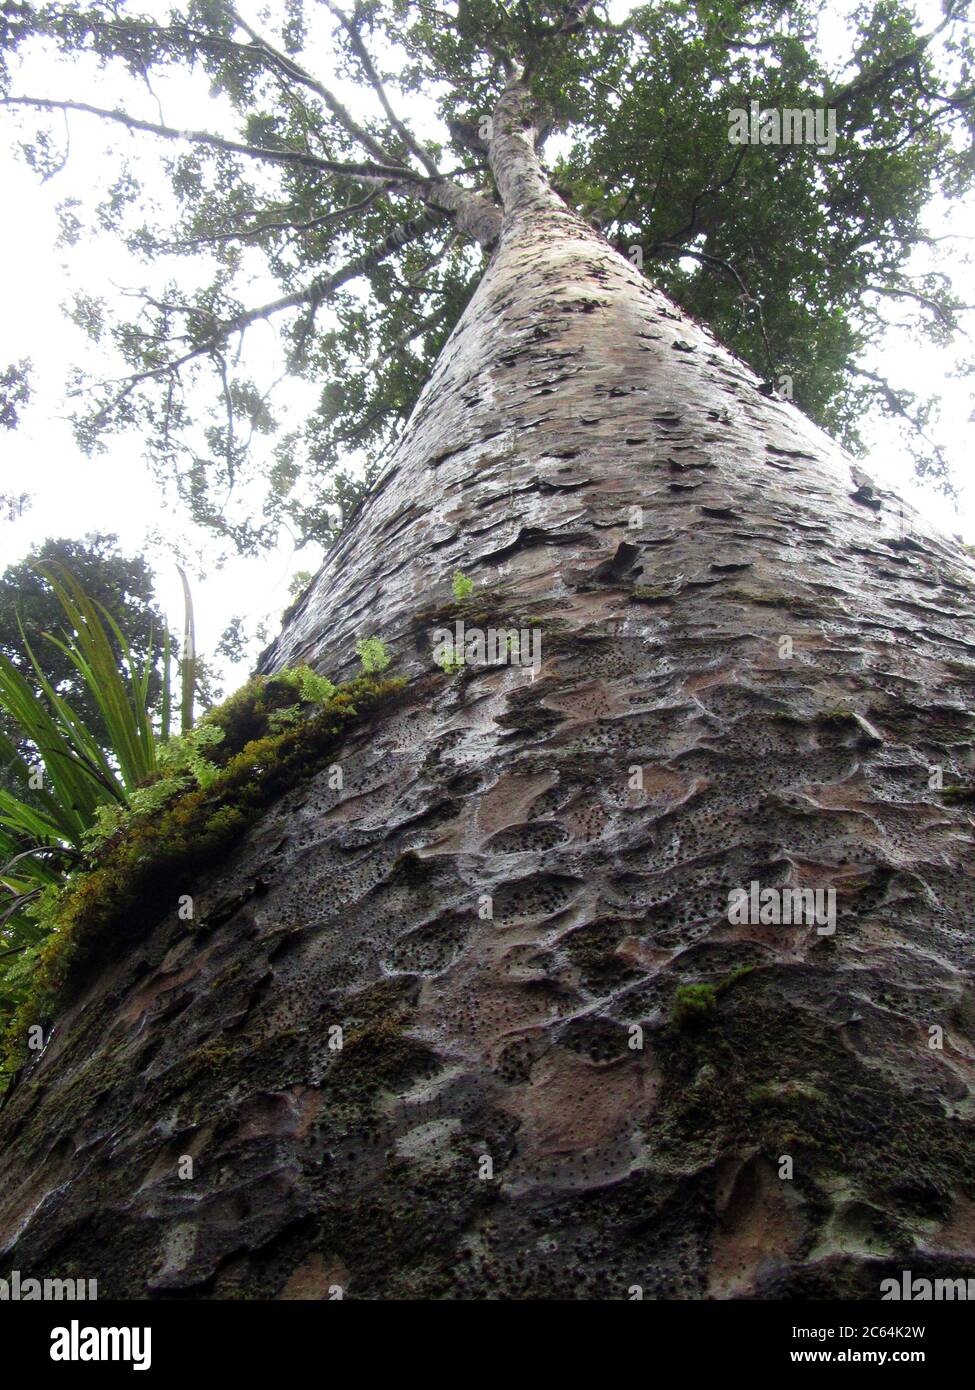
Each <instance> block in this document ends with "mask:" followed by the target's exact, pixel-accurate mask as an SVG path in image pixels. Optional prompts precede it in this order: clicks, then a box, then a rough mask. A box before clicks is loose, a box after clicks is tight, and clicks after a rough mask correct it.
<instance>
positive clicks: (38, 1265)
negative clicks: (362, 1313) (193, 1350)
mask: <svg viewBox="0 0 975 1390" xmlns="http://www.w3.org/2000/svg"><path fill="white" fill-rule="evenodd" d="M492 158H493V163H494V168H495V173H496V177H497V181H498V184H499V187H500V189H501V192H502V195H503V200H504V225H503V231H502V235H501V240H500V243H499V246H498V248H497V250H496V252H495V254H494V257H493V259H492V261H491V263H490V265H489V267H488V269H487V271H486V273H485V275H484V278H483V281H482V283H481V285H480V286H479V288H478V290H477V292H476V294H475V296H474V298H473V299H472V301H471V303H470V305H469V307H468V309H467V311H466V312H465V314H464V316H463V318H462V320H461V322H460V323H459V324H458V326H457V328H456V330H455V332H454V334H453V336H452V337H451V339H450V341H449V343H448V344H447V346H446V348H445V350H444V353H443V356H442V358H441V360H440V362H439V363H438V365H437V368H436V370H435V372H434V374H433V376H432V378H431V380H430V382H429V384H428V386H427V388H426V389H425V391H424V393H423V396H422V398H421V399H420V401H419V404H418V405H417V408H416V411H415V413H414V415H413V418H412V420H411V421H410V424H409V427H408V429H407V430H406V432H405V435H404V437H403V440H402V442H401V445H400V447H399V449H398V451H397V453H396V456H395V458H394V460H393V461H392V462H391V464H390V466H389V468H388V470H387V472H386V473H385V475H384V476H383V478H382V479H381V481H380V484H379V486H378V488H377V490H376V492H375V494H374V495H373V496H372V497H371V498H370V499H369V501H368V503H367V504H366V505H365V507H364V508H363V510H362V512H361V514H360V515H359V516H358V517H357V518H356V519H355V521H354V523H353V524H352V525H351V526H350V528H349V530H348V531H347V533H346V534H345V535H343V537H342V538H341V540H340V541H339V543H338V544H337V545H336V546H335V547H334V549H333V550H332V551H331V552H330V553H329V556H328V558H327V560H326V563H325V566H324V568H323V569H322V572H321V573H320V575H319V576H318V578H317V580H316V582H315V584H314V586H313V587H312V589H311V591H310V592H309V594H308V595H307V596H306V598H305V599H304V601H303V602H302V604H301V606H300V608H299V610H298V611H297V612H296V613H295V614H294V615H293V616H292V617H291V619H290V621H289V623H288V625H287V627H286V629H285V631H284V632H283V633H282V635H281V637H280V638H279V639H278V641H277V642H276V644H275V645H274V647H273V648H272V649H271V651H270V653H269V655H268V657H267V667H268V669H276V668H278V667H280V666H282V665H285V664H291V663H294V662H296V661H299V660H305V661H311V662H313V663H314V664H315V665H316V666H317V667H318V668H319V669H321V670H323V671H325V672H327V673H329V674H332V675H333V676H335V675H342V674H347V673H348V672H349V671H350V670H351V668H352V666H353V664H354V661H355V654H354V647H355V640H356V638H357V637H362V636H368V635H371V634H373V633H375V634H378V635H380V636H381V637H382V638H383V639H384V640H385V641H386V642H387V644H388V645H389V647H390V650H391V651H392V652H393V653H394V655H395V657H396V658H397V662H398V668H397V669H399V670H400V671H402V672H403V673H405V674H406V675H408V676H409V677H410V682H409V684H408V686H407V687H406V689H405V691H404V693H403V695H402V697H401V698H400V700H399V702H398V703H397V704H396V706H395V708H391V709H388V710H385V711H384V710H380V711H378V712H377V713H375V714H374V715H373V716H372V717H371V718H369V719H368V720H366V722H365V723H364V724H363V725H362V727H360V728H358V729H357V730H356V731H355V732H354V733H352V734H350V735H349V737H348V739H347V741H346V743H345V745H344V746H343V747H342V749H341V752H340V755H339V756H338V758H337V761H338V762H339V763H340V764H341V767H342V770H343V774H344V777H343V786H342V787H341V788H339V787H336V786H335V785H334V782H335V780H336V779H335V778H334V776H332V777H330V776H329V774H328V773H327V772H323V773H321V774H320V775H318V776H316V777H315V778H314V779H313V780H311V781H310V782H309V783H307V784H306V785H304V786H303V787H301V788H296V789H295V791H294V792H293V793H292V794H290V795H288V796H286V797H284V798H283V799H282V800H281V801H280V802H279V803H278V804H277V805H276V806H275V807H274V808H273V809H272V811H271V812H270V813H269V814H267V815H266V817H265V819H264V821H263V822H262V823H261V825H260V826H259V828H258V829H257V830H256V831H255V832H253V833H251V834H250V835H249V836H248V837H247V838H246V840H245V841H244V842H243V843H242V844H241V846H240V848H239V850H238V851H237V852H236V853H235V854H234V855H233V857H232V858H231V859H230V860H228V861H227V862H226V863H224V864H221V865H215V866H214V871H213V875H212V878H211V879H209V880H208V881H207V882H205V883H196V884H184V883H179V884H177V883H174V884H173V901H172V903H171V904H170V903H166V904H160V910H159V919H158V922H157V924H156V925H155V927H154V928H153V930H152V931H151V932H150V933H148V934H147V935H146V936H144V938H143V939H139V940H133V941H132V942H131V945H130V946H128V947H127V948H126V951H125V953H124V955H123V956H122V958H120V959H119V960H117V961H116V962H115V963H114V964H113V965H112V966H111V968H106V969H105V970H104V971H103V972H102V973H101V974H100V975H99V976H98V977H97V978H92V979H90V980H89V982H88V983H87V985H86V987H85V989H84V990H83V991H82V992H81V994H80V995H79V996H78V997H76V998H74V999H73V1000H69V1001H67V1002H66V1006H65V1011H64V1013H63V1016H62V1017H61V1018H60V1020H59V1021H58V1025H57V1027H56V1029H55V1031H54V1034H53V1038H52V1040H51V1041H50V1043H49V1045H48V1046H47V1049H46V1051H45V1052H44V1053H43V1055H42V1056H41V1057H40V1058H39V1060H38V1061H37V1062H36V1063H35V1064H34V1065H33V1066H32V1068H31V1069H30V1070H29V1071H28V1072H27V1073H26V1074H25V1075H24V1077H23V1078H22V1079H21V1080H20V1083H19V1084H18V1085H17V1086H16V1088H15V1089H13V1091H12V1092H11V1094H10V1096H9V1098H8V1102H7V1104H6V1105H5V1107H4V1110H3V1113H2V1115H0V1140H2V1146H3V1150H2V1157H0V1245H2V1246H3V1247H4V1251H3V1258H4V1260H5V1261H6V1263H7V1264H8V1265H9V1266H10V1267H16V1268H19V1269H20V1270H21V1271H22V1272H24V1273H26V1272H30V1273H37V1274H39V1273H51V1274H59V1275H62V1276H63V1275H67V1274H69V1273H71V1272H76V1273H78V1274H79V1275H84V1276H86V1277H97V1278H98V1279H99V1283H100V1291H101V1292H102V1293H103V1295H108V1294H115V1295H122V1296H124V1295H144V1294H158V1293H168V1294H196V1295H210V1296H216V1297H223V1296H231V1295H234V1296H240V1295H244V1296H248V1295H249V1296H258V1297H276V1296H285V1297H288V1296H311V1297H327V1296H328V1295H329V1290H334V1289H335V1288H336V1287H340V1288H342V1289H343V1290H344V1292H345V1294H346V1295H347V1296H359V1297H366V1298H370V1297H420V1296H426V1295H449V1296H453V1295H460V1296H484V1295H488V1296H503V1297H545V1296H568V1297H596V1298H625V1297H628V1296H633V1294H632V1293H631V1290H632V1289H633V1286H638V1287H639V1288H640V1289H642V1290H643V1295H644V1296H645V1297H653V1296H671V1297H674V1296H677V1297H694V1298H699V1297H725V1296H730V1295H740V1294H752V1295H758V1296H762V1297H778V1296H785V1295H793V1296H795V1295H800V1296H801V1295H804V1294H823V1293H829V1292H833V1293H840V1294H844V1295H849V1296H867V1297H876V1296H877V1294H878V1289H879V1283H880V1280H881V1278H883V1277H884V1276H885V1275H886V1274H889V1273H892V1272H899V1271H900V1270H901V1269H902V1268H909V1269H911V1270H912V1271H913V1272H914V1273H915V1274H921V1273H923V1272H925V1271H931V1272H933V1271H935V1270H936V1271H937V1272H938V1273H940V1274H951V1275H962V1274H965V1273H968V1274H972V1273H975V1205H973V1201H975V1159H973V1150H972V1144H971V1139H972V1113H973V1112H972V1097H973V1090H972V1087H973V1082H975V1066H973V1057H975V994H973V990H972V960H973V956H972V921H973V916H972V908H973V903H975V876H973V867H972V815H971V807H970V800H971V798H970V797H969V798H968V801H967V802H966V795H965V793H964V792H959V791H958V788H959V787H965V786H969V787H970V786H971V778H972V764H973V754H972V720H971V716H970V714H969V712H968V709H967V706H968V705H970V702H971V693H972V677H973V672H975V664H973V658H975V624H973V621H972V601H973V596H975V583H973V573H975V572H973V567H972V564H971V563H970V561H969V560H968V558H967V557H966V556H965V555H964V553H962V552H961V551H960V549H959V547H958V546H957V545H955V544H952V543H949V542H947V541H945V540H944V539H942V538H940V537H938V536H937V535H935V534H933V533H932V531H931V529H930V528H929V527H928V526H926V525H925V524H924V523H922V522H921V521H920V520H919V519H918V518H917V517H916V516H915V515H914V513H913V512H912V511H911V510H910V508H907V507H902V506H901V504H900V503H899V502H896V501H895V499H893V498H892V497H890V496H889V495H888V494H885V493H883V492H882V491H881V490H879V489H876V488H871V486H870V485H869V484H868V483H865V482H864V481H863V479H862V477H860V476H859V475H858V477H857V478H856V479H854V477H853V476H852V475H851V468H850V463H849V460H848V459H847V458H846V457H845V456H844V455H843V454H842V453H841V451H840V450H839V449H838V448H837V447H836V446H835V445H834V444H833V443H832V442H831V441H830V440H829V439H828V438H826V437H825V436H824V435H823V434H822V433H820V432H819V431H818V430H816V429H814V428H813V427H812V426H811V425H810V424H809V423H808V422H807V421H805V420H804V419H803V418H802V417H801V416H800V415H799V413H798V412H797V411H796V410H795V409H794V408H793V407H792V406H791V405H790V404H788V403H786V402H782V401H779V400H777V399H775V398H774V397H770V396H769V395H768V394H766V393H765V392H764V391H763V389H762V388H761V383H760V382H759V381H758V379H757V378H756V377H755V376H754V375H753V374H752V373H751V372H750V371H748V370H747V369H745V368H744V367H743V366H742V365H741V364H740V363H739V362H737V361H736V360H735V359H734V358H733V357H731V356H730V355H729V354H728V353H727V352H726V351H724V350H723V349H722V348H721V347H720V346H718V345H717V344H716V342H715V341H714V340H713V339H712V338H711V337H710V336H709V334H708V333H706V332H705V331H703V330H702V329H701V328H699V327H698V326H697V325H695V324H694V323H692V322H689V321H688V320H687V319H686V318H684V316H683V315H682V314H681V313H679V312H678V311H677V310H676V309H675V308H674V307H673V305H672V304H670V303H669V302H668V301H667V300H666V299H665V298H664V297H663V296H662V295H660V294H659V293H657V292H656V291H655V290H654V289H652V288H651V287H650V286H649V285H648V284H647V283H646V282H645V281H644V280H643V279H642V277H641V276H640V274H639V273H638V272H637V270H636V269H634V268H633V266H631V265H630V264H629V263H627V262H626V261H625V260H624V259H622V258H621V257H620V256H618V255H617V254H615V253H614V251H613V250H612V249H611V248H610V247H608V246H607V245H606V243H605V242H604V241H602V240H601V239H600V238H599V237H598V236H597V235H596V234H595V233H594V232H593V231H592V230H591V229H590V228H588V227H587V226H586V225H584V224H583V223H582V222H580V220H579V219H578V218H576V217H575V216H574V215H573V214H572V213H571V212H570V211H569V210H568V209H567V208H566V207H565V206H564V205H563V204H562V203H561V201H560V200H559V199H558V198H557V197H556V195H555V194H554V193H553V192H552V191H551V190H550V189H549V188H548V186H547V185H546V183H545V181H544V177H543V175H542V173H541V171H540V169H539V167H538V165H537V162H536V161H535V158H534V155H533V152H532V132H531V129H530V128H529V127H528V126H526V125H525V124H524V123H523V121H522V117H521V115H520V108H519V101H518V99H517V94H516V93H512V94H511V96H510V97H509V98H507V99H506V100H505V101H504V102H502V106H501V108H500V110H499V112H498V115H497V118H496V121H495V134H494V141H493V150H492ZM458 569H459V570H461V571H462V572H463V573H464V574H466V575H468V576H470V578H471V579H473V580H474V582H475V584H476V586H477V588H476V590H475V593H474V595H473V596H472V597H471V598H470V599H469V600H467V601H466V602H465V603H464V604H463V605H461V607H460V608H457V606H456V605H454V600H453V598H452V596H451V582H450V581H451V576H452V574H453V573H454V572H455V571H456V570H458ZM458 613H461V614H462V615H463V617H464V620H465V622H466V623H467V625H468V628H470V627H471V626H477V625H479V626H481V627H487V626H491V625H493V626H496V627H498V628H505V629H508V628H518V629H522V628H526V629H532V630H536V631H537V632H538V633H540V640H541V661H540V666H539V668H538V669H537V670H528V669H525V668H523V667H521V666H519V665H517V664H514V663H511V664H507V665H504V666H495V667H479V666H475V665H465V666H464V667H463V668H462V669H461V670H460V672H459V673H458V674H456V675H454V676H453V677H451V676H448V675H444V674H441V673H440V672H439V671H438V670H437V668H436V666H435V665H434V664H433V661H432V658H431V646H432V643H433V640H434V632H435V630H436V629H437V628H439V627H446V626H451V625H452V624H453V622H454V620H455V618H456V617H457V615H458ZM941 783H943V786H944V788H945V789H947V790H945V791H942V790H939V785H940V784H941ZM952 789H953V790H952ZM753 883H755V884H759V885H761V886H762V887H763V888H768V887H775V888H780V889H784V888H790V887H791V888H812V889H818V890H835V893H836V906H837V911H836V919H835V932H830V931H829V927H828V926H827V925H825V923H824V921H823V920H822V919H819V918H817V919H816V920H809V919H808V918H807V919H806V920H802V921H799V922H796V923H793V924H788V923H786V924H782V925H776V924H775V923H774V922H766V923H763V922H761V921H739V920H737V918H736V914H735V913H733V912H732V913H729V893H730V892H731V891H732V890H734V889H736V888H744V889H748V888H749V886H750V885H751V884H753ZM183 892H193V893H195V895H196V897H197V901H198V903H199V904H201V906H200V908H199V911H200V912H201V913H202V915H204V916H209V919H210V921H211V923H212V925H211V927H210V930H209V931H207V932H204V933H194V934H192V935H190V934H188V933H187V932H186V929H185V926H184V924H183V923H181V922H180V921H179V920H178V918H177V914H176V910H175V909H176V899H177V895H178V894H179V893H183ZM822 901H826V899H823V900H822ZM732 919H735V920H732ZM695 987H696V988H695ZM336 1025H340V1026H341V1027H342V1029H343V1041H344V1046H343V1047H342V1048H341V1049H340V1050H338V1049H336V1048H335V1046H334V1043H335V1038H336V1035H335V1034H334V1033H332V1032H330V1029H332V1028H334V1026H336ZM939 1030H940V1031H939ZM186 1155H189V1156H191V1157H192V1158H193V1176H192V1178H183V1177H181V1176H180V1168H179V1165H180V1160H181V1156H186Z"/></svg>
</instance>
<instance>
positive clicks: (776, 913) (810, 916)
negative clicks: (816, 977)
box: [728, 879, 836, 936]
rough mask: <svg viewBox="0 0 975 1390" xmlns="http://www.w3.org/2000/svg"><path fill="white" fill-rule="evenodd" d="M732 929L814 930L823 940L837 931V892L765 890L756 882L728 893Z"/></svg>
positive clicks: (824, 890)
mask: <svg viewBox="0 0 975 1390" xmlns="http://www.w3.org/2000/svg"><path fill="white" fill-rule="evenodd" d="M728 921H729V922H730V923H731V925H732V926H735V927H740V926H753V927H758V926H761V927H798V926H810V927H811V926H814V927H815V928H816V932H817V934H818V935H819V936H832V935H833V933H834V932H835V931H836V889H835V888H763V887H762V885H761V884H760V883H759V882H758V881H757V879H752V881H751V883H750V884H749V885H748V887H747V888H731V889H729V890H728Z"/></svg>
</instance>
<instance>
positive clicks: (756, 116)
mask: <svg viewBox="0 0 975 1390" xmlns="http://www.w3.org/2000/svg"><path fill="white" fill-rule="evenodd" d="M728 143H729V144H731V145H811V146H813V148H815V149H819V150H822V152H823V154H827V155H831V154H835V153H836V111H835V110H834V108H833V107H831V106H830V107H822V106H820V107H817V108H815V109H814V108H813V107H810V106H807V107H804V108H803V109H796V108H794V107H785V108H784V109H783V110H781V111H777V110H776V109H775V108H774V107H768V108H765V109H763V107H762V104H761V102H760V101H750V102H749V103H748V109H747V110H745V109H744V108H743V107H741V106H736V107H734V108H733V109H732V110H731V111H729V112H728Z"/></svg>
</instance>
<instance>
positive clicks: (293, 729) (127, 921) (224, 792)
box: [3, 674, 405, 1066]
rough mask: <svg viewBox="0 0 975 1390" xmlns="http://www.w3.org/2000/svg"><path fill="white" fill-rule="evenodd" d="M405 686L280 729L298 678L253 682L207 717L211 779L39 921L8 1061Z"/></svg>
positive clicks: (342, 702)
mask: <svg viewBox="0 0 975 1390" xmlns="http://www.w3.org/2000/svg"><path fill="white" fill-rule="evenodd" d="M299 683H300V678H299ZM404 684H405V682H404V681H403V680H402V679H401V678H391V679H378V678H377V677H375V676H360V677H358V678H357V679H355V680H352V681H349V682H347V683H346V684H343V685H340V686H336V687H334V692H333V694H332V695H331V696H330V697H329V698H327V699H324V700H321V701H319V702H317V703H316V704H315V705H314V707H313V709H312V712H311V713H310V714H309V717H308V718H306V719H303V720H302V721H301V722H300V723H298V724H294V725H289V726H287V727H285V728H281V729H278V730H274V727H273V726H274V715H275V713H277V712H280V711H281V710H282V709H287V708H290V707H293V705H294V697H295V681H294V677H293V675H290V674H283V675H277V676H267V677H265V676H257V677H255V678H254V679H253V680H251V681H248V683H247V684H246V685H245V686H244V687H243V688H242V689H241V690H239V691H237V693H236V694H235V695H233V696H231V698H230V699H229V700H228V701H227V702H226V703H225V704H224V705H222V706H221V707H220V708H219V709H216V710H213V711H212V712H211V713H210V714H208V715H207V716H206V720H207V721H208V722H209V723H210V724H211V725H213V726H215V727H216V728H218V729H220V730H222V732H223V735H224V736H223V738H222V739H221V740H220V741H219V742H218V743H215V744H214V745H213V746H212V750H211V753H212V756H213V759H214V764H215V772H214V775H213V777H212V778H211V779H210V780H209V781H208V782H207V785H206V786H192V787H190V788H189V789H184V788H179V789H177V790H176V792H175V793H174V795H173V796H172V798H171V799H170V800H169V801H168V803H166V804H165V805H163V806H161V807H154V808H153V811H152V813H151V814H148V813H147V814H143V815H138V814H136V815H133V816H132V817H131V818H130V819H129V820H128V821H127V823H125V824H123V825H121V826H119V827H118V828H117V829H116V830H115V831H114V833H112V834H111V835H109V836H107V837H106V838H105V839H104V840H103V842H102V843H101V844H100V845H99V847H98V848H97V850H95V851H94V852H93V854H92V855H91V857H90V859H89V861H88V863H87V864H86V866H85V868H84V869H83V870H82V871H80V872H79V873H77V874H75V875H74V876H73V877H72V879H71V880H69V882H68V884H67V886H66V887H65V888H64V889H63V890H61V891H60V892H58V891H56V890H55V891H51V892H49V894H48V895H47V897H46V898H45V900H44V901H43V903H42V905H41V908H40V911H39V916H40V917H41V920H42V922H44V923H45V924H46V925H49V926H50V928H51V934H50V936H49V937H48V938H47V940H46V941H45V943H44V946H43V947H42V949H41V952H40V954H39V958H38V963H37V969H36V971H35V974H34V977H33V979H32V982H31V987H30V990H29V992H28V994H27V996H26V997H25V999H24V1000H23V1002H22V1003H21V1005H20V1006H19V1007H18V1009H17V1012H16V1014H15V1015H14V1017H13V1019H12V1020H11V1021H10V1023H9V1025H8V1027H7V1029H6V1034H5V1039H4V1049H3V1050H4V1056H5V1059H6V1064H7V1065H12V1066H17V1065H19V1064H20V1062H21V1061H22V1060H23V1039H24V1035H25V1032H26V1029H27V1028H28V1027H29V1026H30V1025H32V1024H35V1023H37V1022H39V1021H40V1020H42V1019H45V1018H48V1017H50V1016H51V1014H52V1012H53V1011H54V1009H55V1007H56V1006H57V1005H58V1003H59V1002H60V1001H61V1000H62V998H63V997H64V996H65V995H66V994H67V993H68V992H69V991H70V989H71V987H72V985H73V984H74V983H75V982H76V981H77V979H78V977H79V975H80V974H81V973H82V972H83V970H84V969H87V968H90V967H91V965H92V964H93V962H94V960H95V958H96V957H99V956H102V955H107V954H110V953H111V951H112V948H113V946H114V944H115V943H117V942H118V941H120V940H126V941H130V940H131V938H132V934H133V931H137V930H138V929H139V928H140V927H142V926H146V925H151V923H152V922H153V921H154V920H157V919H158V916H159V907H158V904H159V902H160V901H166V898H167V895H168V896H169V897H172V895H173V891H174V890H173V883H174V881H176V882H179V883H182V884H185V883H187V882H189V881H190V879H191V878H192V876H193V875H194V874H196V873H199V872H201V871H203V870H205V869H207V868H208V867H210V866H211V865H212V864H213V863H214V861H216V860H219V859H220V858H222V856H224V855H225V854H226V853H227V852H228V851H229V850H230V849H231V848H232V847H233V845H234V844H235V843H236V842H237V841H238V840H239V839H240V837H241V835H242V834H243V833H244V832H245V831H246V830H247V829H248V827H249V826H250V825H252V824H253V823H254V822H255V821H256V820H257V818H258V817H259V816H260V815H261V813H262V812H263V811H264V810H265V809H266V808H267V807H268V806H269V805H270V804H271V803H272V802H273V801H275V800H276V799H277V798H278V797H280V796H282V795H283V794H284V793H285V792H288V791H290V790H292V789H293V788H294V787H295V786H296V785H297V784H298V783H300V782H301V781H303V780H305V779H306V778H308V777H309V776H311V775H312V774H313V773H314V772H315V771H316V769H317V768H319V767H320V766H321V765H322V764H323V763H324V762H325V761H327V759H328V758H329V757H330V756H331V755H332V753H333V752H334V750H335V748H336V746H337V744H338V743H339V742H340V740H341V739H342V737H343V736H344V734H345V733H346V732H347V730H348V729H349V728H350V727H351V726H352V725H353V724H354V723H355V722H356V721H357V720H359V719H361V718H362V717H363V715H365V714H366V713H368V711H369V710H371V709H373V708H374V707H375V706H376V705H378V704H381V703H383V702H384V701H386V700H388V699H390V698H391V697H392V696H393V695H394V694H395V693H396V692H398V691H399V690H400V689H401V688H402V686H403V685H404ZM320 690H321V688H320V687H319V689H318V691H316V693H320ZM174 911H175V903H174Z"/></svg>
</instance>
